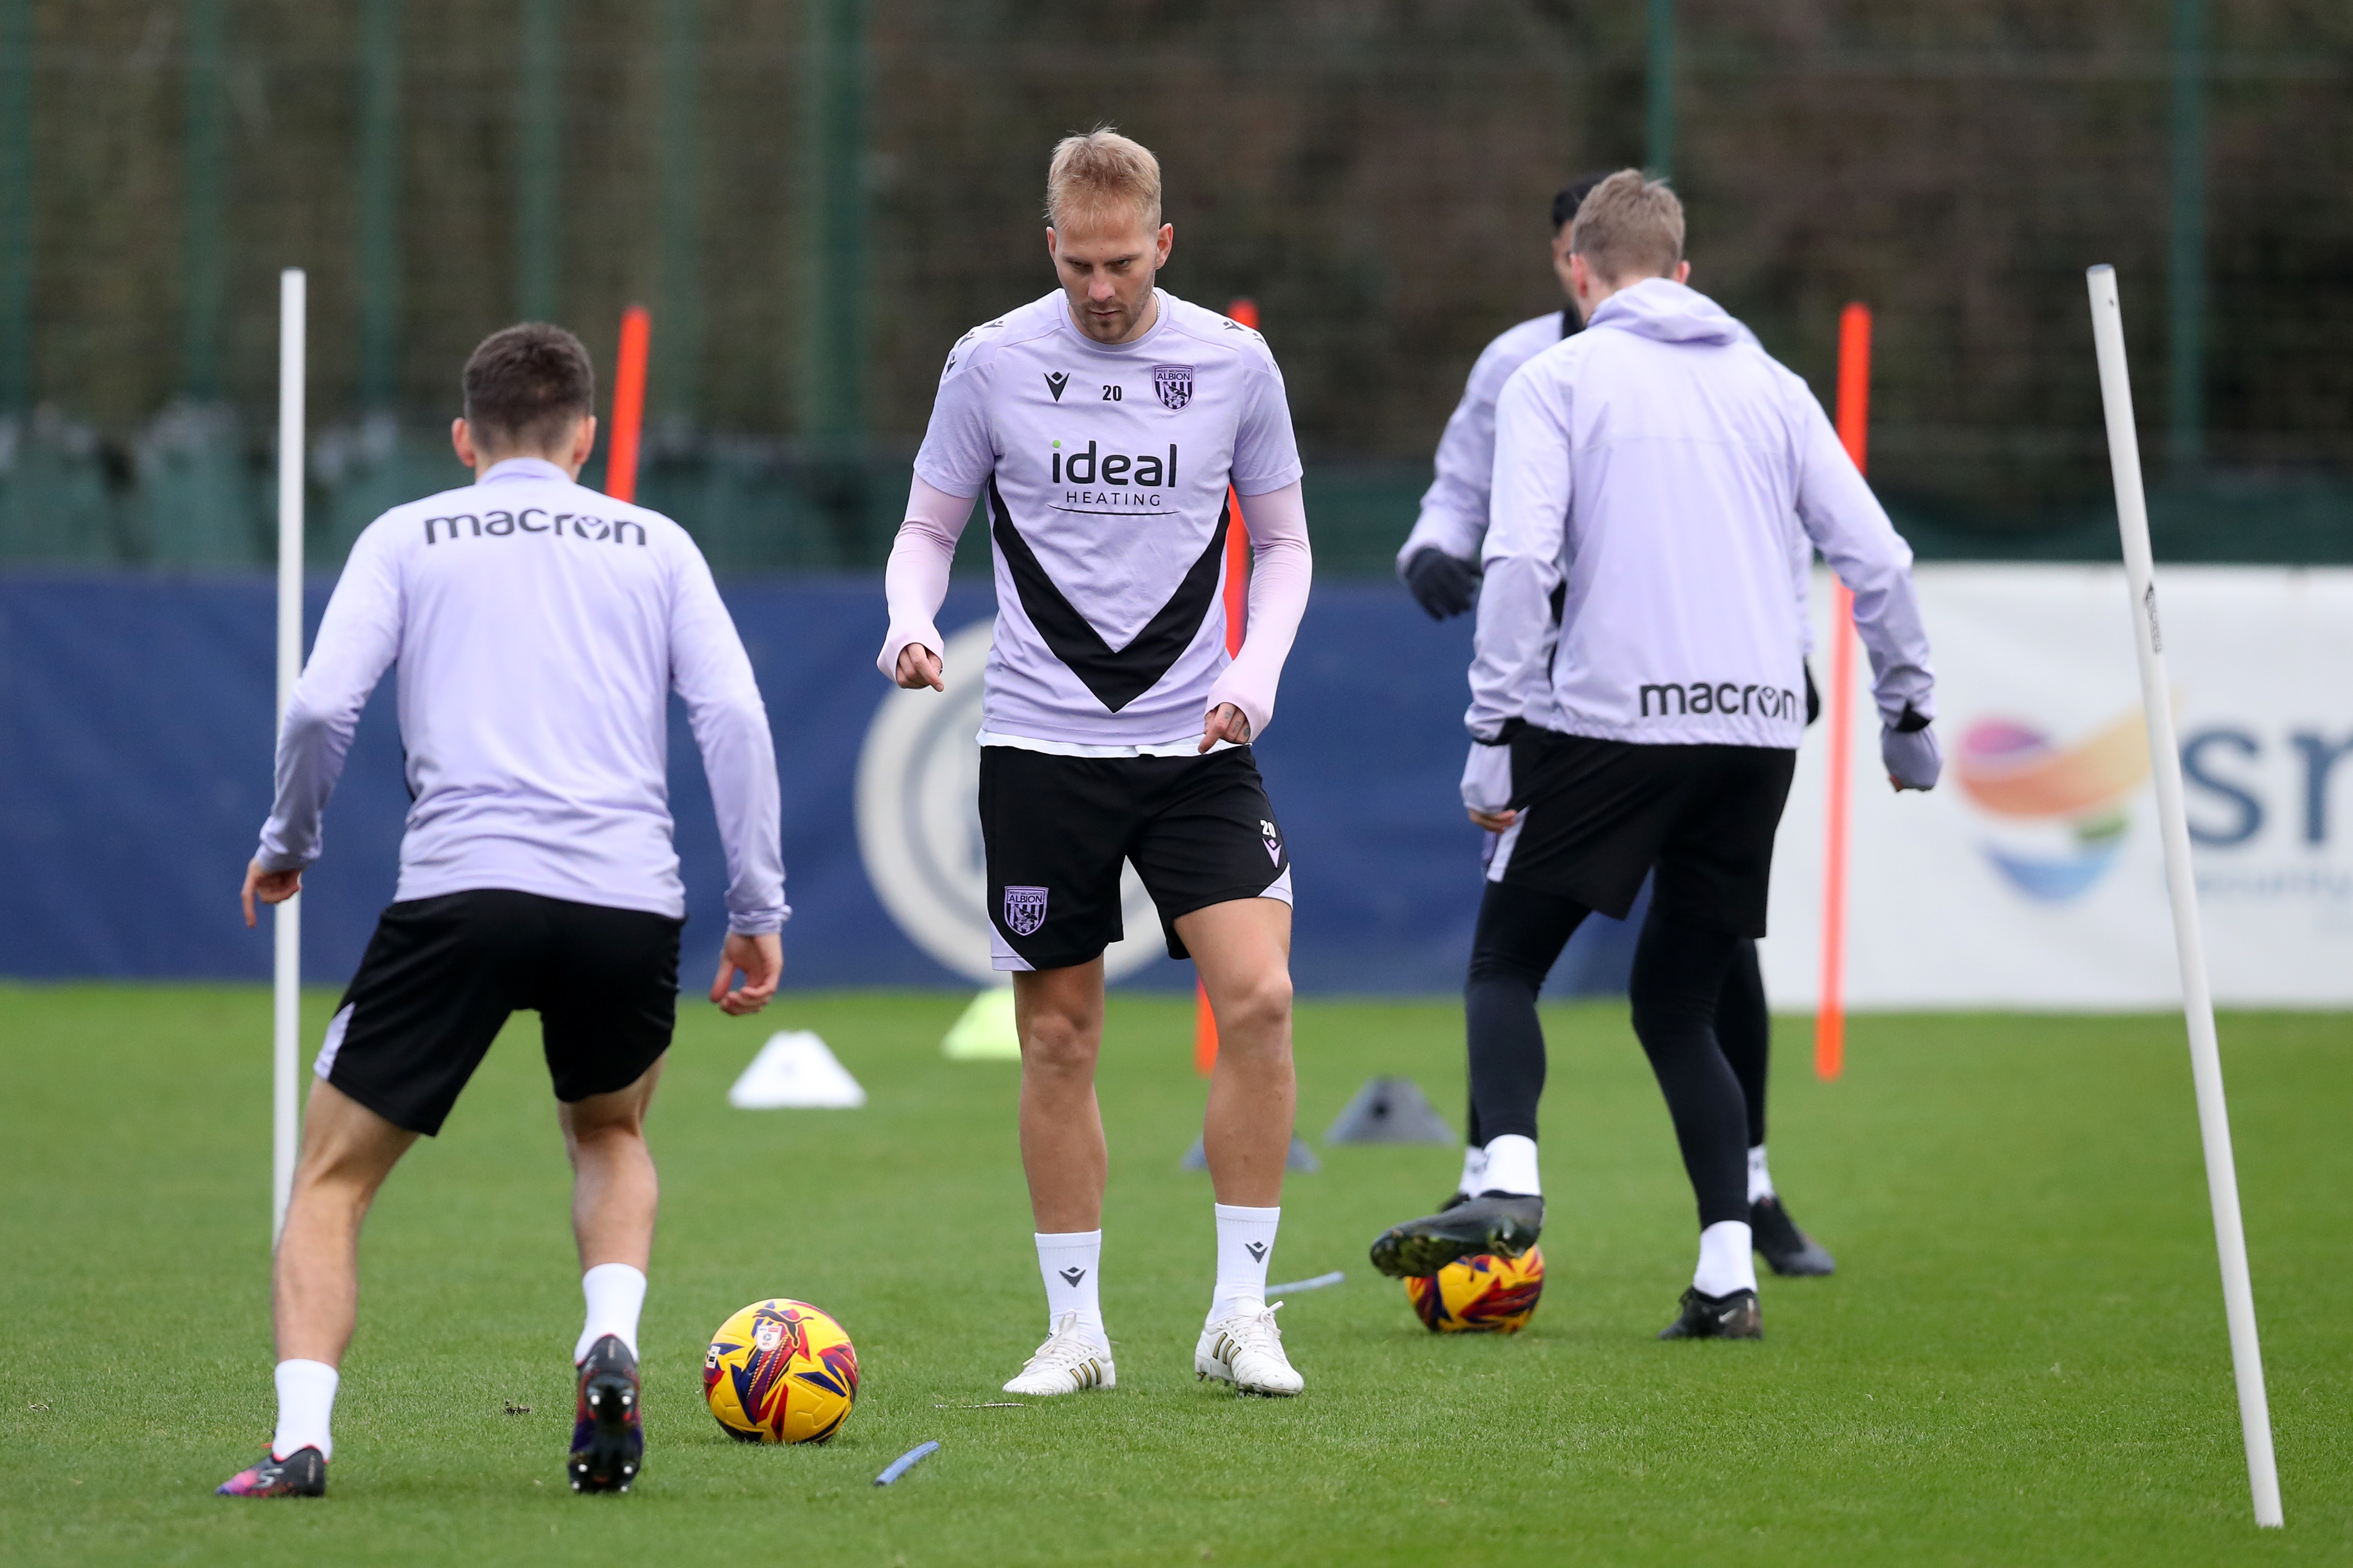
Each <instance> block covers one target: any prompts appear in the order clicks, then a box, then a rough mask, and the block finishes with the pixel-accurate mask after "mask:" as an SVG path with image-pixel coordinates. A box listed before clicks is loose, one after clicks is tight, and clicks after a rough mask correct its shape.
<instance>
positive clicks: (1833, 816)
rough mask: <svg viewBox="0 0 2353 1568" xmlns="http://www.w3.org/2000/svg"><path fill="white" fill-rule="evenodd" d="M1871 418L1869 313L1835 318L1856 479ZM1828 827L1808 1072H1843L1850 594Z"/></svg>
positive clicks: (1839, 615)
mask: <svg viewBox="0 0 2353 1568" xmlns="http://www.w3.org/2000/svg"><path fill="white" fill-rule="evenodd" d="M1870 419H1871V308H1870V307H1869V306H1867V305H1862V304H1851V305H1849V306H1848V307H1847V308H1846V309H1845V310H1841V312H1839V363H1838V432H1839V439H1840V440H1841V442H1843V443H1844V444H1845V446H1846V455H1847V456H1848V457H1850V458H1853V459H1854V466H1855V468H1856V470H1857V471H1858V472H1860V471H1861V470H1862V466H1863V437H1864V432H1865V431H1866V430H1867V429H1868V427H1869V425H1870ZM1830 682H1831V689H1830V705H1831V711H1830V721H1831V733H1830V742H1831V754H1830V785H1831V787H1830V820H1829V822H1828V823H1827V824H1826V825H1825V827H1824V832H1823V836H1822V838H1823V845H1824V849H1823V866H1822V996H1821V1005H1820V1010H1819V1011H1818V1012H1816V1014H1815V1015H1814V1072H1815V1074H1816V1075H1817V1076H1818V1077H1820V1078H1822V1079H1834V1078H1836V1077H1838V1076H1839V1074H1840V1073H1841V1071H1843V1070H1844V1069H1845V1067H1846V833H1847V814H1848V805H1849V798H1848V797H1849V795H1850V794H1851V792H1852V784H1853V782H1854V595H1852V594H1850V593H1848V592H1847V587H1846V584H1843V583H1834V584H1832V585H1831V675H1830Z"/></svg>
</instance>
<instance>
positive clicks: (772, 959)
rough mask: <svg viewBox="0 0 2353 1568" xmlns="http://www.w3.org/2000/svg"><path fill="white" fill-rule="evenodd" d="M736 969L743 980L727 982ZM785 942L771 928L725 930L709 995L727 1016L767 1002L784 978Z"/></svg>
mask: <svg viewBox="0 0 2353 1568" xmlns="http://www.w3.org/2000/svg"><path fill="white" fill-rule="evenodd" d="M738 971H741V972H742V973H743V976H744V984H741V985H733V986H732V988H731V982H733V980H734V978H735V975H736V973H737V972H738ZM784 973H785V942H784V939H783V938H782V937H780V936H778V935H777V934H776V932H775V931H760V932H758V933H756V934H755V933H753V932H748V931H729V932H728V933H727V945H726V946H724V947H723V948H721V949H720V950H719V978H718V979H716V980H714V981H712V983H711V999H712V1001H713V1002H716V1003H718V1004H719V1010H720V1011H721V1012H723V1013H724V1014H726V1015H727V1016H729V1017H731V1018H748V1017H750V1016H752V1015H753V1014H754V1013H756V1012H758V1011H759V1010H760V1009H761V1008H763V1007H765V1006H766V1005H768V999H769V998H770V997H772V996H774V995H775V994H776V982H777V981H779V980H781V979H783V978H784Z"/></svg>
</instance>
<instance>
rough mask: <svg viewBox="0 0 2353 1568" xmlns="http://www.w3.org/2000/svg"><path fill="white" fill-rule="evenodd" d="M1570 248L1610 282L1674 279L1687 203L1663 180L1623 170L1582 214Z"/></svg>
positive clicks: (1604, 184) (1597, 191) (1584, 205)
mask: <svg viewBox="0 0 2353 1568" xmlns="http://www.w3.org/2000/svg"><path fill="white" fill-rule="evenodd" d="M1574 222H1575V224H1576V226H1575V227H1574V228H1573V229H1571V230H1570V232H1569V241H1568V248H1569V253H1570V254H1571V255H1573V256H1582V257H1584V258H1585V260H1586V264H1587V265H1588V266H1589V267H1591V268H1593V270H1594V271H1596V272H1598V273H1599V274H1600V275H1601V277H1602V278H1603V279H1605V280H1606V281H1608V282H1610V283H1620V282H1623V281H1625V280H1626V279H1630V278H1672V277H1673V276H1674V270H1675V264H1676V263H1677V262H1680V261H1681V260H1683V203H1682V202H1680V201H1678V200H1676V198H1675V193H1674V192H1672V191H1671V190H1669V189H1667V183H1666V182H1665V181H1664V180H1645V179H1644V178H1642V172H1641V170H1640V169H1620V170H1619V171H1618V172H1617V173H1616V174H1612V175H1610V176H1609V178H1608V179H1606V180H1604V181H1602V182H1601V183H1600V184H1598V185H1596V186H1594V187H1593V190H1592V192H1591V194H1589V195H1587V197H1586V198H1585V200H1584V202H1583V203H1582V204H1580V205H1578V207H1577V216H1576V218H1575V220H1574Z"/></svg>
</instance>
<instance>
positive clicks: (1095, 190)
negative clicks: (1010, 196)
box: [1046, 125, 1160, 229]
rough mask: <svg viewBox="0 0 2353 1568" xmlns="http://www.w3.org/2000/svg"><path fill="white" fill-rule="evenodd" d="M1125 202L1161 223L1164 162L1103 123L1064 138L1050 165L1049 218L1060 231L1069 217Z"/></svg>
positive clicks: (1147, 221)
mask: <svg viewBox="0 0 2353 1568" xmlns="http://www.w3.org/2000/svg"><path fill="white" fill-rule="evenodd" d="M1121 203H1125V204H1126V205H1129V206H1131V207H1133V208H1134V210H1135V211H1136V213H1137V214H1138V215H1140V216H1142V217H1143V219H1144V226H1145V227H1146V228H1150V229H1156V228H1158V227H1159V226H1160V160H1159V159H1157V158H1155V157H1154V156H1153V155H1152V150H1151V149H1150V148H1148V147H1146V146H1145V145H1144V144H1143V143H1142V142H1133V141H1130V140H1129V139H1128V138H1126V137H1124V136H1122V135H1121V134H1120V133H1119V132H1116V131H1114V130H1113V129H1112V128H1111V127H1110V126H1108V125H1098V126H1096V127H1095V128H1094V129H1093V130H1092V131H1090V132H1087V133H1086V134H1085V135H1083V136H1065V137H1063V138H1062V140H1061V141H1060V142H1058V143H1056V144H1055V147H1054V161H1053V162H1052V163H1050V164H1048V165H1047V167H1046V221H1047V222H1048V223H1049V224H1050V225H1052V226H1054V227H1055V228H1057V229H1060V227H1061V226H1062V222H1063V220H1064V219H1065V218H1081V217H1098V216H1103V210H1104V209H1105V208H1107V207H1113V206H1116V205H1119V204H1121Z"/></svg>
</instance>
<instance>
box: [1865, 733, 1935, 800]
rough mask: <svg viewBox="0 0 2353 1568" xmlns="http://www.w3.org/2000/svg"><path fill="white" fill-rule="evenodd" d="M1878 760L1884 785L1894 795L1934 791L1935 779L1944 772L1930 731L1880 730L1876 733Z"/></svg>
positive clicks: (1933, 734) (1933, 736)
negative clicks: (1884, 769)
mask: <svg viewBox="0 0 2353 1568" xmlns="http://www.w3.org/2000/svg"><path fill="white" fill-rule="evenodd" d="M1879 760H1880V761H1881V762H1882V763H1885V764H1886V766H1887V782H1888V783H1889V784H1894V786H1895V787H1896V789H1897V790H1898V791H1903V790H1907V789H1919V790H1929V789H1935V788H1936V779H1937V777H1938V775H1939V774H1941V773H1943V772H1944V771H1945V759H1944V754H1943V752H1942V751H1941V750H1940V749H1939V748H1938V747H1937V745H1936V731H1934V730H1926V729H1923V730H1898V729H1895V728H1894V727H1893V726H1889V727H1885V728H1883V729H1882V730H1881V731H1879Z"/></svg>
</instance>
